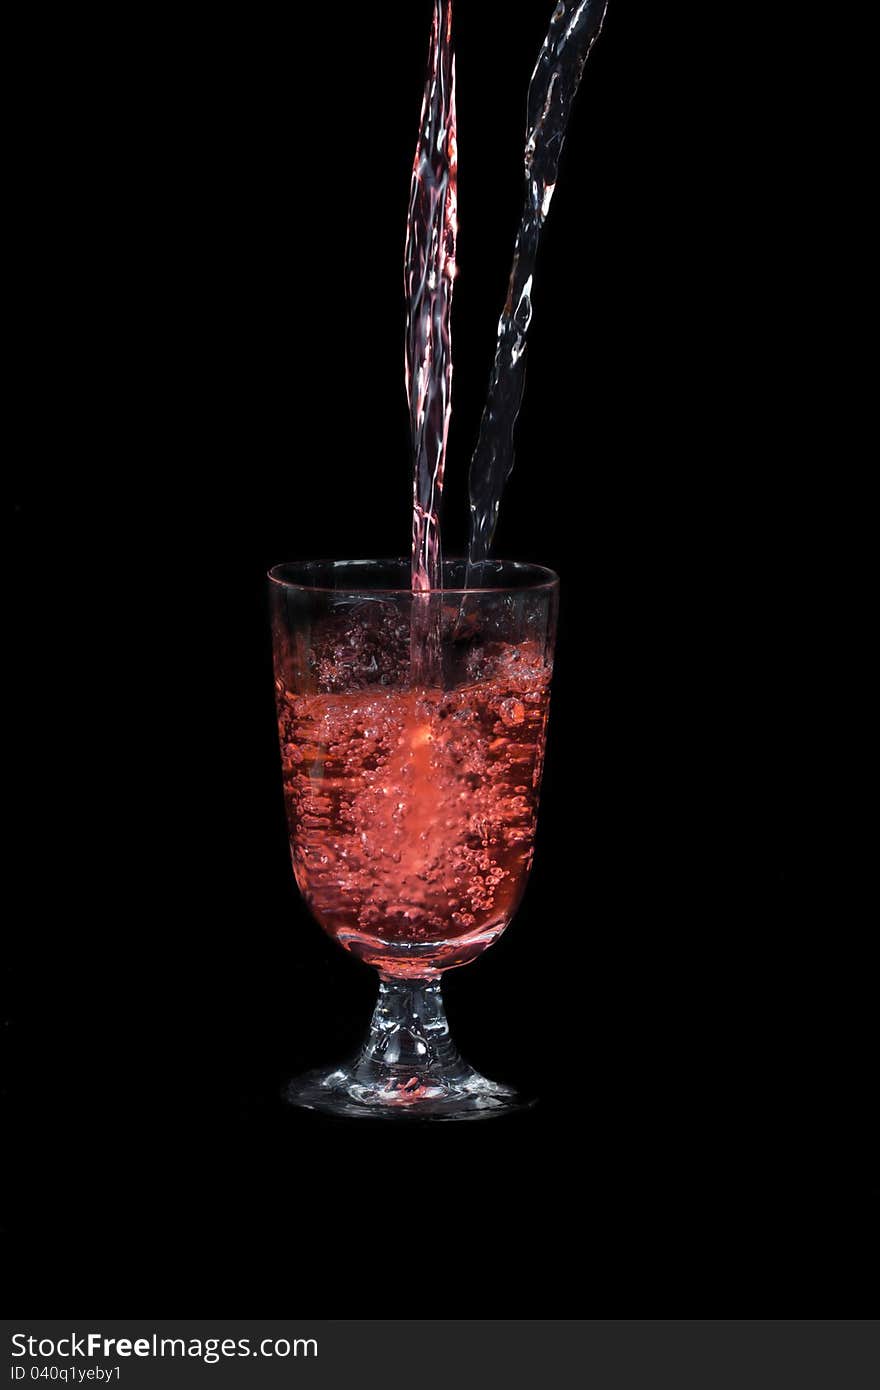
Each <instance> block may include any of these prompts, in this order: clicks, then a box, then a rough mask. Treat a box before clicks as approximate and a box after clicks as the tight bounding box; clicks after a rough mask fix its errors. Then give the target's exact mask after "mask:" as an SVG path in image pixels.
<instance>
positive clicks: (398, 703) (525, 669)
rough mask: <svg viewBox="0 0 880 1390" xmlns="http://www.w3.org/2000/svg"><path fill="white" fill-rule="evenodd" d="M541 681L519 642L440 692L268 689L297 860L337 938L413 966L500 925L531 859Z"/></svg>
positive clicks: (395, 970)
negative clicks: (481, 671) (482, 673)
mask: <svg viewBox="0 0 880 1390" xmlns="http://www.w3.org/2000/svg"><path fill="white" fill-rule="evenodd" d="M549 682H550V671H549V667H548V666H547V665H546V664H545V662H544V658H543V652H542V650H541V649H540V648H539V647H538V645H537V644H536V643H533V642H523V643H518V644H510V645H506V646H504V647H503V648H501V650H500V654H498V653H496V654H495V656H494V659H493V661H492V663H491V671H490V674H489V675H488V676H486V677H484V678H482V679H476V680H474V681H473V682H472V683H470V684H464V685H460V686H458V687H457V688H456V689H454V690H451V691H442V690H436V689H421V690H418V689H417V690H401V689H388V688H384V687H382V686H381V685H371V686H366V687H365V688H363V689H361V690H354V691H351V692H343V693H335V692H330V693H326V694H296V693H295V692H291V691H288V690H286V689H285V688H284V687H283V685H280V686H279V690H278V709H279V728H280V734H281V748H282V759H283V770H284V790H285V799H286V804H287V812H288V820H289V825H290V846H291V855H292V858H293V867H294V872H295V874H296V879H297V883H298V884H299V887H300V889H301V891H302V893H303V895H304V897H305V899H306V901H307V902H308V903H309V906H310V907H311V909H312V911H313V913H314V914H315V916H316V917H317V919H318V921H319V922H320V923H321V925H322V926H323V927H324V928H325V930H326V931H327V932H328V933H329V934H330V935H331V936H334V937H335V938H336V939H337V940H338V941H339V942H340V944H341V945H343V946H345V947H346V948H347V949H349V950H351V951H353V952H354V953H355V954H356V955H358V956H359V957H361V958H362V959H363V960H366V961H368V962H370V963H371V964H373V965H375V966H377V967H378V968H379V969H380V970H383V971H385V972H386V973H388V974H393V975H407V974H409V975H424V974H429V973H432V972H433V971H436V970H439V969H446V968H449V967H450V966H453V965H463V964H465V963H466V962H467V961H469V960H473V959H474V958H475V957H476V956H477V955H479V954H480V953H481V951H483V950H484V949H485V947H486V946H487V945H489V943H490V942H491V941H493V940H494V939H495V938H496V937H497V936H498V935H499V933H500V932H501V931H502V930H503V929H504V927H505V926H506V925H507V923H508V922H509V921H510V918H511V917H512V915H513V913H514V912H515V910H516V908H517V906H518V903H519V901H520V898H521V896H522V892H523V889H524V887H525V882H526V877H527V874H528V870H529V868H530V866H531V862H532V853H533V841H534V834H535V820H536V815H537V803H538V789H539V787H540V779H541V765H542V761H543V754H544V740H545V729H546V722H547V705H548V697H549Z"/></svg>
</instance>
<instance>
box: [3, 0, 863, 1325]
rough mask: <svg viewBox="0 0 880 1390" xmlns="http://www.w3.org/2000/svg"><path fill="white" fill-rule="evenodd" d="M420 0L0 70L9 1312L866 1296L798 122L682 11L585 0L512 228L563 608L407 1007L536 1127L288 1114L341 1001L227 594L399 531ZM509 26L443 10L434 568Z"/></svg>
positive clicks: (334, 1029) (856, 1045) (513, 41)
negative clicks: (443, 448)
mask: <svg viewBox="0 0 880 1390" xmlns="http://www.w3.org/2000/svg"><path fill="white" fill-rule="evenodd" d="M429 15H430V6H429V5H428V4H422V3H419V4H415V3H411V2H410V0H406V3H403V0H400V3H394V4H389V5H384V6H378V7H373V8H372V10H370V11H369V13H368V12H367V11H365V10H361V9H360V8H357V9H356V8H355V7H353V6H352V7H349V8H348V9H346V8H345V7H342V8H341V9H340V10H339V11H338V12H334V14H332V15H331V14H330V13H329V12H328V7H323V8H322V9H321V10H320V12H319V13H316V14H314V15H310V14H308V13H299V12H297V15H296V19H295V21H294V22H293V24H292V26H291V25H290V24H289V23H288V22H285V24H284V25H283V26H282V23H281V21H280V20H277V19H272V20H268V19H265V18H255V17H253V16H250V15H248V16H247V17H246V18H245V17H243V16H242V15H241V14H237V15H236V16H235V17H231V18H229V19H228V20H224V19H222V18H219V17H217V16H216V15H214V16H212V18H211V22H210V25H206V27H205V28H198V29H194V30H186V31H184V30H183V29H182V28H181V27H180V21H179V19H177V18H176V19H175V20H174V21H173V22H170V21H159V20H151V21H150V23H151V24H152V25H153V27H152V28H148V27H147V21H144V26H145V27H144V29H143V30H142V31H140V32H137V33H130V32H126V33H122V32H120V33H119V34H118V35H108V34H106V33H98V32H97V31H96V32H95V33H88V32H83V30H82V29H81V28H78V29H77V30H76V31H75V32H74V31H73V29H71V31H70V32H63V31H62V30H61V29H59V28H55V29H53V31H52V32H51V33H49V34H47V33H41V34H39V35H36V36H28V38H27V39H23V40H22V43H21V46H20V50H19V57H20V66H21V71H22V73H23V76H24V91H25V93H26V96H25V98H23V104H22V106H21V108H20V109H21V112H22V116H21V130H20V132H19V134H18V138H17V140H16V147H15V154H16V156H17V157H18V158H19V159H20V168H19V169H18V171H17V172H19V173H20V174H21V177H22V187H23V195H22V197H21V199H20V202H19V217H18V223H19V229H20V232H21V242H22V248H21V255H22V258H21V261H20V262H19V264H20V266H21V267H23V269H22V270H21V273H20V275H19V277H18V278H19V288H20V289H22V290H23V292H24V298H25V304H26V310H25V314H24V316H23V318H22V322H21V329H20V338H19V340H18V351H17V353H16V359H17V360H16V364H15V366H14V369H13V377H12V380H13V386H14V388H15V390H17V391H18V399H19V403H20V406H21V409H22V416H21V418H22V423H23V426H24V428H23V431H22V436H21V443H20V446H19V448H18V449H17V451H16V460H15V461H16V463H17V464H19V465H20V474H21V476H20V482H19V485H18V490H17V493H16V495H15V497H14V500H13V508H12V542H11V544H10V547H9V548H8V550H7V554H8V555H9V556H10V557H11V560H10V563H11V576H10V581H9V584H8V586H7V594H8V596H9V599H10V602H9V604H8V609H7V631H8V634H9V638H10V642H11V646H12V649H13V651H14V652H15V665H14V680H13V682H12V684H13V691H12V698H13V709H12V712H11V714H10V716H9V721H10V722H9V724H8V726H7V737H8V743H9V747H8V754H9V763H10V766H11V775H12V781H11V792H12V807H13V811H14V815H13V820H14V833H13V840H12V843H13V849H14V854H13V864H12V868H13V880H12V894H13V903H12V908H13V910H12V912H11V914H10V930H9V932H8V935H7V946H6V948H5V950H6V956H7V959H6V965H7V970H6V987H7V989H8V993H9V996H10V1000H9V1003H8V1004H7V1005H6V1011H5V1013H4V1022H5V1033H6V1043H7V1056H8V1059H9V1062H10V1065H9V1068H8V1076H7V1081H6V1083H5V1095H6V1099H7V1102H8V1106H9V1119H10V1123H9V1129H8V1136H9V1137H8V1140H7V1157H8V1158H10V1160H11V1168H10V1171H11V1177H10V1181H9V1183H8V1184H7V1193H8V1202H7V1215H6V1228H7V1234H8V1237H9V1239H10V1240H11V1242H12V1259H11V1262H10V1269H11V1270H12V1272H13V1281H14V1284H15V1287H16V1289H17V1290H18V1296H19V1298H20V1300H21V1304H20V1306H22V1307H24V1306H27V1307H29V1308H31V1309H33V1308H36V1309H37V1310H38V1311H41V1312H45V1313H47V1314H48V1312H51V1311H53V1310H55V1309H60V1308H62V1307H71V1306H74V1307H86V1306H90V1307H97V1308H100V1309H103V1310H105V1311H106V1312H107V1313H108V1315H109V1314H117V1313H122V1312H125V1311H130V1310H131V1309H132V1308H134V1309H135V1310H137V1311H149V1309H150V1308H154V1309H155V1310H157V1311H160V1312H162V1313H164V1314H175V1315H179V1314H180V1313H182V1312H183V1313H195V1312H197V1311H204V1312H209V1311H210V1312H212V1313H213V1314H215V1315H216V1314H217V1313H229V1314H231V1313H232V1312H237V1313H242V1314H243V1313H255V1312H261V1313H262V1314H264V1315H266V1314H268V1313H271V1312H277V1313H278V1314H279V1315H280V1314H281V1313H282V1312H289V1311H290V1310H291V1309H296V1310H297V1311H298V1312H300V1313H302V1314H304V1315H306V1314H307V1315H311V1316H327V1315H328V1314H330V1313H331V1312H332V1313H333V1314H338V1315H339V1316H364V1317H373V1316H403V1317H407V1316H432V1315H436V1316H453V1315H454V1316H476V1315H480V1314H483V1313H488V1312H503V1313H504V1314H505V1315H510V1316H517V1315H532V1316H542V1315H544V1316H566V1315H578V1314H580V1313H582V1312H585V1311H589V1312H590V1314H591V1315H599V1316H619V1315H620V1314H621V1313H622V1312H633V1311H636V1312H638V1311H644V1310H645V1309H646V1308H647V1309H650V1310H651V1311H652V1312H659V1313H661V1314H663V1315H666V1316H668V1315H670V1314H671V1313H681V1312H688V1313H691V1314H701V1315H704V1316H706V1315H708V1314H709V1313H711V1312H717V1311H719V1310H721V1311H724V1312H728V1313H732V1314H733V1313H739V1312H741V1311H743V1310H745V1311H747V1312H750V1313H757V1314H761V1315H765V1314H766V1312H768V1311H772V1312H774V1313H779V1312H785V1311H788V1310H790V1309H793V1308H794V1309H796V1310H798V1311H816V1310H818V1311H821V1312H823V1313H838V1312H839V1311H845V1312H847V1313H850V1314H851V1313H857V1312H861V1311H863V1310H864V1307H865V1301H866V1299H867V1297H868V1293H869V1290H868V1285H867V1278H866V1260H867V1251H868V1250H869V1249H870V1246H871V1242H872V1241H873V1240H874V1239H875V1236H874V1235H872V1226H873V1225H874V1223H875V1222H876V1191H873V1192H872V1189H871V1186H870V1172H869V1154H868V1150H867V1147H866V1146H867V1128H868V1126H867V1118H866V1117H867V1113H868V1110H869V1106H868V1094H869V1092H868V1087H867V1074H868V1070H869V1068H868V1057H869V1050H868V1032H869V1029H868V1019H869V1008H868V993H869V991H868V977H867V971H866V959H865V937H864V931H865V924H864V920H863V919H860V918H859V917H858V916H857V915H856V914H852V913H850V912H848V911H845V910H843V908H842V907H841V906H840V904H839V903H838V909H837V910H836V911H835V912H833V913H831V914H829V911H828V908H827V905H826V903H825V901H824V899H823V897H822V888H823V886H824V880H823V876H822V874H821V873H820V869H819V865H820V863H822V862H823V861H824V859H825V858H826V856H825V854H824V852H821V853H818V854H817V852H816V850H815V848H814V845H813V842H812V838H811V835H812V830H813V821H814V813H815V809H816V805H817V803H818V802H819V801H820V800H821V794H820V792H819V781H820V766H821V764H822V761H823V758H824V756H825V754H824V752H823V751H822V746H821V745H822V744H823V738H822V720H821V708H822V694H821V690H822V683H823V681H824V680H825V679H826V672H825V670H824V665H823V659H822V658H821V656H820V655H818V648H817V631H818V630H819V629H820V628H821V627H822V626H823V625H824V624H825V623H826V621H827V619H828V614H827V612H826V611H825V608H824V607H823V605H824V603H825V599H824V597H823V594H824V589H823V580H824V567H825V563H826V561H825V554H826V550H825V538H824V536H825V533H824V531H823V527H824V526H825V524H826V522H825V517H824V510H823V499H822V495H821V491H820V490H819V489H818V488H817V486H816V483H815V480H814V478H813V476H812V474H811V472H810V470H809V469H808V468H805V467H804V463H803V459H804V453H805V450H806V449H807V447H808V446H809V447H810V448H811V449H815V448H816V447H817V445H818V444H819V442H820V440H819V438H818V434H820V433H821V425H820V423H819V422H818V421H817V419H816V417H815V413H814V411H813V409H812V404H811V401H810V399H809V392H808V391H807V390H806V389H805V387H804V379H803V374H802V373H801V371H800V367H802V366H804V365H805V364H806V362H807V360H808V358H809V356H810V351H811V349H810V346H809V342H808V337H807V321H808V319H809V311H808V309H807V308H806V306H805V304H804V300H803V296H802V279H801V265H800V262H799V260H798V254H799V253H798V252H797V249H796V243H797V237H796V236H795V230H796V228H797V227H798V226H799V225H800V221H801V218H802V216H805V215H806V214H807V213H808V212H809V211H810V209H811V208H812V206H813V198H814V193H813V190H812V185H811V183H810V179H809V177H808V176H807V174H806V173H805V168H806V164H807V160H808V153H809V147H810V144H811V141H810V129H811V127H810V122H811V119H813V117H812V116H811V112H812V111H813V110H814V109H815V103H814V105H813V106H811V105H810V103H809V101H807V102H806V103H805V106H804V108H803V109H804V110H805V112H806V114H805V117H804V123H803V124H802V125H801V126H800V127H799V128H798V130H794V129H793V128H792V126H791V123H790V120H789V116H788V114H787V112H788V110H789V108H790V104H791V100H792V91H793V87H794V84H795V83H796V82H797V81H798V80H799V79H798V78H797V77H796V76H794V75H793V69H795V68H796V66H797V65H796V64H795V63H793V62H791V61H790V60H786V61H783V58H782V56H781V53H782V50H781V48H780V49H779V50H778V51H777V49H776V48H774V36H773V34H772V33H771V32H770V30H769V29H766V30H765V31H764V36H763V41H762V43H761V44H759V45H753V46H752V47H751V49H750V50H749V52H748V54H747V55H745V56H744V55H743V53H742V51H741V50H738V51H737V53H736V55H734V54H733V53H732V52H731V50H730V35H729V33H727V32H726V31H724V30H723V27H719V30H718V31H717V32H715V31H711V32H710V30H709V28H708V20H706V19H705V17H704V19H703V20H702V21H696V22H694V20H693V19H692V18H691V19H690V20H688V21H687V24H686V23H685V21H684V20H683V19H680V20H679V22H678V23H679V27H678V28H676V27H674V26H670V24H669V16H666V15H660V14H657V13H654V14H652V15H649V14H648V13H646V12H643V11H641V10H640V9H639V8H637V7H636V6H634V5H631V4H628V3H627V0H611V8H610V14H609V17H608V20H607V24H606V29H605V32H604V34H603V36H602V38H601V40H600V42H599V44H598V45H597V47H596V49H595V51H594V54H593V57H592V58H591V60H590V65H589V69H588V71H587V74H586V77H585V80H584V85H583V90H582V93H581V96H580V98H579V104H578V108H577V111H576V115H575V119H574V121H573V125H572V129H571V132H570V137H569V142H568V146H567V149H566V154H565V158H564V163H563V169H562V176H561V179H560V183H559V187H558V190H557V193H556V198H555V201H554V205H553V211H552V215H551V218H550V221H549V224H548V227H547V229H546V234H545V239H544V245H543V251H542V256H541V262H540V267H539V277H538V280H537V282H536V293H535V319H534V324H533V329H532V333H531V348H530V365H529V384H528V389H527V394H526V402H525V406H524V410H523V415H522V417H521V424H520V430H519V436H518V462H517V467H516V471H515V473H514V476H513V478H512V481H511V483H510V485H509V488H508V492H507V495H506V499H505V502H504V506H503V509H502V519H501V524H500V528H499V534H498V538H497V543H496V552H497V553H499V554H503V555H506V556H510V557H512V558H521V559H526V560H534V561H538V562H541V563H544V564H548V565H550V566H552V567H553V568H555V569H556V570H557V571H558V572H559V574H560V575H561V578H562V585H563V589H562V615H561V630H560V637H559V645H558V663H557V675H556V677H555V683H554V696H553V709H552V718H551V736H550V747H549V752H548V763H547V768H546V774H545V785H544V795H543V804H542V813H541V825H540V833H539V844H538V852H537V858H536V862H535V868H534V872H533V877H532V881H531V884H530V887H529V890H528V894H527V897H526V900H525V903H524V905H523V907H522V909H521V911H520V912H519V914H518V916H517V919H516V921H515V923H514V924H513V926H512V927H511V929H510V930H509V932H508V933H507V935H506V936H505V937H504V938H503V939H502V940H501V942H500V943H499V944H498V945H497V946H496V947H494V948H493V949H492V950H491V951H490V952H488V953H487V955H486V956H485V957H484V958H483V959H482V960H480V961H479V962H478V963H477V964H475V965H472V966H470V967H468V968H467V969H466V970H462V971H460V972H453V973H452V974H451V975H450V976H449V977H448V980H447V986H446V995H447V1000H448V1010H449V1014H450V1018H451V1021H452V1025H453V1029H454V1031H455V1034H456V1036H457V1038H458V1040H459V1043H460V1045H461V1047H462V1050H463V1051H464V1052H465V1053H466V1055H468V1056H469V1057H470V1058H471V1059H472V1060H473V1061H474V1062H475V1063H476V1064H477V1065H479V1066H480V1067H481V1068H483V1069H484V1070H485V1071H486V1072H488V1073H489V1074H490V1075H493V1076H498V1077H501V1078H509V1079H512V1080H519V1081H522V1082H523V1083H525V1084H526V1085H528V1086H531V1087H533V1088H534V1089H535V1090H536V1091H538V1093H539V1094H540V1096H541V1103H540V1104H539V1106H538V1108H537V1109H536V1110H535V1111H534V1112H533V1113H531V1114H529V1115H526V1116H523V1117H517V1118H513V1119H509V1120H504V1121H499V1122H496V1123H488V1124H482V1125H480V1124H470V1125H461V1126H435V1127H430V1126H429V1127H425V1128H415V1129H412V1128H409V1129H405V1130H404V1129H400V1128H389V1127H382V1126H377V1125H374V1124H360V1125H359V1124H355V1123H348V1124H340V1123H334V1122H331V1121H326V1120H321V1119H319V1118H316V1117H313V1116H308V1115H298V1114H296V1113H291V1112H287V1111H285V1110H284V1109H283V1107H282V1106H281V1104H280V1102H279V1099H278V1094H279V1090H280V1087H281V1084H282V1082H283V1080H284V1078H285V1077H287V1076H289V1075H291V1074H293V1073H295V1072H296V1071H298V1070H300V1069H301V1068H303V1067H304V1066H306V1065H310V1064H312V1063H316V1062H319V1061H322V1060H324V1059H326V1060H331V1059H333V1058H336V1057H338V1056H340V1055H342V1054H344V1053H345V1052H346V1050H349V1049H350V1048H352V1047H353V1046H354V1045H356V1043H357V1042H358V1040H359V1036H360V1035H361V1033H362V1031H363V1029H364V1028H365V1026H366V1021H367V1018H368V1015H369V1011H370V1008H371V1005H372V1000H373V996H374V992H375V981H374V977H373V976H372V974H371V972H370V971H369V970H367V969H366V968H365V967H362V966H360V965H358V964H357V963H355V962H354V961H353V960H351V959H350V958H349V957H347V956H345V955H344V954H343V953H342V952H340V951H339V950H338V949H337V948H336V947H333V946H331V944H330V943H329V941H327V940H325V939H324V937H323V936H322V934H321V932H320V931H319V929H318V928H317V926H315V925H314V924H313V923H312V922H311V921H310V919H309V917H308V914H307V913H306V911H305V909H304V907H303V905H302V904H301V902H300V900H299V898H298V895H297V892H296V889H295V886H294V884H293V880H292V875H291V872H290V866H289V859H288V854H287V846H286V837H285V827H284V821H283V808H282V797H281V786H280V774H279V763H278V755H277V750H276V745H275V739H276V731H275V725H274V718H273V707H272V685H271V660H270V649H269V636H268V626H267V616H266V602H265V579H264V575H265V570H266V569H267V568H268V566H269V565H271V564H272V563H275V562H277V561H279V560H282V559H290V558H299V557H309V556H313V557H317V556H327V555H333V556H344V557H355V556H361V555H383V554H399V553H401V552H403V551H404V549H405V547H406V544H407V540H408V535H409V516H408V510H407V509H408V501H409V480H408V457H407V437H406V415H405V408H404V398H403V385H402V337H403V305H402V293H401V281H402V247H403V233H404V218H405V210H406V201H407V193H408V181H409V171H410V166H411V160H412V151H413V147H414V141H415V134H416V124H417V119H418V111H419V104H420V99H421V88H422V81H423V74H424V59H425V52H426V47H427V31H428V24H429ZM548 17H549V0H547V3H543V2H542V3H534V4H525V3H524V4H517V5H511V4H509V3H502V0H480V3H473V0H470V3H469V2H468V0H462V2H461V3H460V4H459V6H458V12H457V14H456V30H457V49H458V109H459V153H460V182H459V206H460V217H461V232H460V241H459V263H460V276H459V279H458V281H457V285H456V293H455V310H454V313H455V318H454V352H455V383H454V419H453V426H452V432H451V440H450V453H449V464H448V470H447V476H448V486H447V494H446V504H445V532H444V536H445V547H446V551H447V553H454V552H456V551H459V550H460V549H461V547H462V545H463V543H464V539H465V525H464V523H465V515H466V502H465V498H466V487H465V483H466V468H467V460H468V458H469V454H470V450H471V448H472V445H473V441H474V439H475V435H476V430H477V425H478V421H479V416H480V411H481V409H482V403H483V399H484V393H485V384H486V380H487V376H488V370H489V365H490V362H491V356H492V350H493V341H494V330H495V323H496V321H497V317H498V313H499V310H500V307H501V304H502V302H503V296H504V292H505V287H506V278H507V274H508V271H509V264H510V256H511V249H512V239H513V231H514V227H515V224H516V219H517V216H518V211H519V206H520V200H521V172H520V171H521V156H522V124H523V110H524V101H525V90H526V84H527V80H528V76H529V73H530V71H531V67H532V64H533V62H534V58H535V56H536V54H537V51H538V48H539V46H540V42H541V39H542V36H543V33H544V30H545V27H546V23H547V19H548ZM80 23H81V21H80V20H77V24H80ZM701 25H702V27H701ZM108 40H112V41H114V42H115V56H114V58H113V61H106V60H105V55H106V49H105V47H104V45H106V44H107V42H108ZM72 51H75V52H76V53H77V55H79V56H78V64H77V66H76V71H75V75H73V76H72V75H71V70H70V66H69V62H68V58H69V54H70V52H72ZM801 95H802V96H807V97H808V96H809V93H801ZM819 104H820V105H821V102H819ZM874 1228H875V1227H874Z"/></svg>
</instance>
